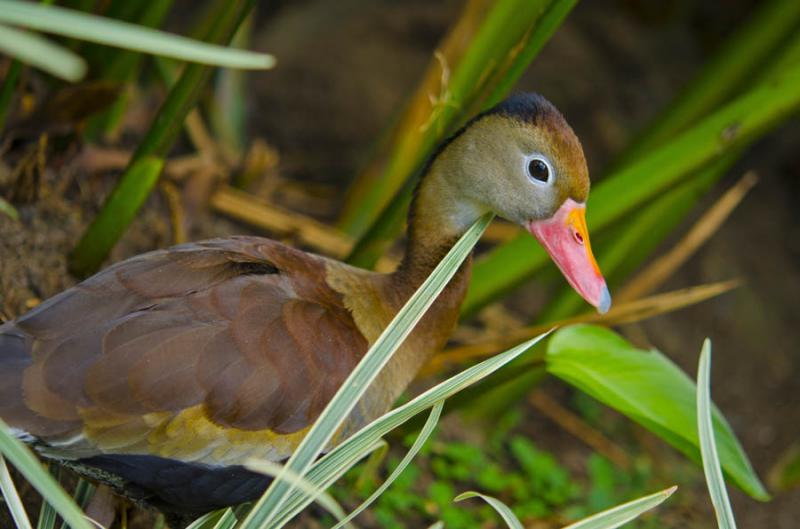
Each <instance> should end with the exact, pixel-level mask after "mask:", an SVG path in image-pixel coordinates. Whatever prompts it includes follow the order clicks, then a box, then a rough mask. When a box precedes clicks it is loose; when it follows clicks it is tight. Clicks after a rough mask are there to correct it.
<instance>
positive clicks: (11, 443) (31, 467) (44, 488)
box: [0, 420, 92, 529]
mask: <svg viewBox="0 0 800 529" xmlns="http://www.w3.org/2000/svg"><path fill="white" fill-rule="evenodd" d="M0 454H2V455H3V456H5V457H6V459H8V460H9V461H10V462H11V464H13V465H14V467H16V469H17V470H19V471H20V473H21V474H22V475H23V476H25V479H27V480H28V482H29V483H30V484H31V485H32V486H33V488H35V489H36V490H38V491H39V494H41V495H42V497H43V498H44V500H45V501H47V502H49V503H50V504H51V505H52V506H53V508H54V509H55V510H56V511H57V512H58V514H59V515H60V516H61V518H63V519H64V520H65V521H66V522H67V523H68V524H69V525H71V526H72V529H92V526H91V525H90V524H89V522H88V521H87V520H86V518H85V517H84V515H83V512H81V510H80V508H79V507H78V506H77V505H75V502H73V501H72V498H70V497H69V496H68V495H67V493H66V492H64V489H63V488H61V485H59V484H58V482H57V481H56V480H55V479H53V476H51V475H50V473H49V472H47V470H45V468H44V467H43V466H42V464H41V463H40V462H39V460H38V459H36V456H34V455H33V453H32V452H31V451H30V450H29V449H28V447H26V446H25V445H23V444H22V443H20V442H19V441H17V440H16V439H14V438H13V437H11V435H10V434H9V433H8V427H7V426H6V424H5V423H4V422H3V421H2V420H0Z"/></svg>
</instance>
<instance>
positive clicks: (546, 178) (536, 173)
mask: <svg viewBox="0 0 800 529" xmlns="http://www.w3.org/2000/svg"><path fill="white" fill-rule="evenodd" d="M528 177H529V178H530V179H531V180H533V181H534V182H535V183H537V184H549V183H550V182H551V181H552V179H553V168H552V166H551V165H550V163H549V162H548V161H547V159H545V158H544V157H542V156H533V157H531V158H530V160H528Z"/></svg>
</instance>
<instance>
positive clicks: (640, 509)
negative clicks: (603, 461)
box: [564, 487, 678, 529]
mask: <svg viewBox="0 0 800 529" xmlns="http://www.w3.org/2000/svg"><path fill="white" fill-rule="evenodd" d="M677 488H678V487H670V488H668V489H665V490H662V491H661V492H656V493H655V494H651V495H649V496H644V497H642V498H639V499H636V500H633V501H629V502H628V503H623V504H622V505H618V506H616V507H612V508H611V509H607V510H605V511H602V512H599V513H597V514H593V515H592V516H589V517H588V518H584V519H583V520H580V521H578V522H575V523H574V524H570V525H568V526H567V527H565V528H564V529H614V528H615V527H619V526H620V525H622V524H625V523H628V522H630V521H631V520H633V519H634V518H636V517H638V516H639V515H640V514H642V513H644V512H645V511H649V510H650V509H652V508H653V507H656V506H657V505H659V504H661V502H663V501H664V500H666V499H667V498H669V497H670V496H672V493H673V492H675V489H677Z"/></svg>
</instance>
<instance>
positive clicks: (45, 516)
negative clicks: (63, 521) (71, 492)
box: [36, 463, 61, 529]
mask: <svg viewBox="0 0 800 529" xmlns="http://www.w3.org/2000/svg"><path fill="white" fill-rule="evenodd" d="M48 466H49V468H50V473H51V474H52V475H53V479H55V480H56V482H57V483H60V482H61V480H60V478H61V467H59V466H58V465H56V464H55V463H51V464H49V465H48ZM57 518H58V513H57V512H56V510H55V509H53V506H52V505H50V504H49V503H48V502H46V501H44V500H43V501H42V508H41V509H39V520H38V521H37V522H36V529H53V528H54V527H55V526H56V519H57Z"/></svg>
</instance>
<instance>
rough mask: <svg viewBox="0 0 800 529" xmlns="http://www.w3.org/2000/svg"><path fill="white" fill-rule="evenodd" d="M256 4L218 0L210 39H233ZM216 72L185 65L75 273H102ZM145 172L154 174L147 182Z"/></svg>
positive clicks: (78, 256)
mask: <svg viewBox="0 0 800 529" xmlns="http://www.w3.org/2000/svg"><path fill="white" fill-rule="evenodd" d="M254 4H255V0H233V1H231V0H228V1H226V0H217V2H216V4H215V5H214V9H213V10H212V11H211V16H212V18H213V24H212V26H211V29H210V30H209V32H208V34H207V36H206V37H207V40H208V41H209V42H228V41H229V40H230V38H231V37H232V35H233V33H234V32H235V31H236V28H237V27H238V26H239V24H240V23H241V22H242V20H243V19H244V17H245V16H246V15H247V13H248V12H250V10H251V9H252V7H253V5H254ZM211 71H212V69H211V67H209V66H203V65H200V64H189V65H186V67H185V68H184V69H183V73H182V74H181V76H180V78H179V80H178V82H177V83H176V84H175V85H174V86H173V87H172V88H171V89H170V92H169V95H168V96H167V99H166V101H164V104H163V105H162V106H161V109H160V110H159V112H158V114H157V115H156V117H155V120H154V121H153V124H152V125H151V126H150V129H149V130H148V132H147V134H146V135H145V137H144V139H143V140H142V142H141V143H140V144H139V147H138V148H137V149H136V152H135V153H134V155H133V157H132V158H131V161H130V162H129V164H128V167H127V168H126V170H125V172H124V173H123V175H122V177H121V179H120V181H119V183H118V184H117V186H116V187H115V188H114V191H112V193H111V195H110V197H109V198H108V199H107V200H106V203H105V204H104V205H103V209H102V210H101V212H100V214H99V215H98V217H97V218H96V219H95V220H94V222H92V224H91V225H90V226H89V228H88V229H87V231H86V233H84V235H83V237H82V238H81V240H80V241H79V242H78V245H77V246H76V247H75V249H74V250H73V252H72V254H71V255H70V262H69V267H70V271H71V272H72V273H73V274H75V275H77V276H79V277H86V276H88V275H90V274H92V273H94V272H96V271H97V269H98V268H100V264H101V263H102V262H103V259H105V257H106V256H107V255H108V253H109V252H110V251H111V248H112V247H113V246H114V244H115V243H116V241H117V240H118V239H119V237H120V236H121V235H122V234H123V233H124V232H125V230H126V229H127V227H128V225H129V224H130V222H131V221H132V220H133V217H134V215H135V214H136V213H137V212H138V211H139V209H141V207H142V205H143V204H144V201H145V199H146V198H147V196H148V195H149V194H150V191H152V189H153V187H154V186H155V184H156V182H157V176H158V175H155V177H152V176H153V173H152V171H154V169H155V167H156V165H157V164H163V158H164V157H165V156H166V154H167V152H168V151H169V149H170V148H171V147H172V144H173V143H174V141H175V138H177V136H178V134H179V132H180V130H181V127H182V126H183V122H184V120H185V119H186V116H187V115H188V114H189V112H190V111H191V110H192V108H193V107H194V106H195V104H196V103H197V101H198V99H199V98H200V95H201V94H202V91H203V88H204V87H205V86H206V83H207V82H208V79H209V77H210V75H211ZM159 171H160V170H159ZM142 173H143V174H147V175H149V176H151V178H147V179H145V180H144V181H141V179H140V176H139V175H140V174H142ZM117 208H120V210H119V211H118V210H117Z"/></svg>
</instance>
